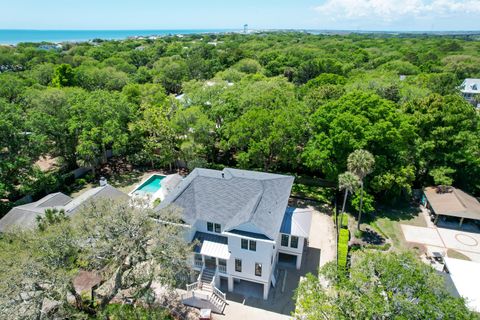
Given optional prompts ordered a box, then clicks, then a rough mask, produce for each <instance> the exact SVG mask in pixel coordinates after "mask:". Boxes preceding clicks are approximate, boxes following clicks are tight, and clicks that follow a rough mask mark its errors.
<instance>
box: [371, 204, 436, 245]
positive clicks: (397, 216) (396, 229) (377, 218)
mask: <svg viewBox="0 0 480 320" xmlns="http://www.w3.org/2000/svg"><path fill="white" fill-rule="evenodd" d="M419 213H420V209H419V208H418V207H416V206H410V205H408V206H404V207H401V206H392V207H387V206H382V207H379V208H378V210H377V212H376V213H375V214H374V215H370V216H366V217H365V219H364V220H363V223H362V228H364V227H366V226H370V227H371V228H373V229H374V230H376V231H377V232H379V233H380V234H382V235H383V236H386V237H388V238H389V239H390V240H391V241H392V245H393V247H394V248H396V249H405V248H409V247H411V244H409V243H408V242H406V241H405V238H404V236H403V232H402V229H401V227H400V225H401V224H407V225H412V226H418V227H426V226H427V224H426V222H425V219H424V218H423V217H422V216H421V215H419ZM362 219H363V218H362Z"/></svg>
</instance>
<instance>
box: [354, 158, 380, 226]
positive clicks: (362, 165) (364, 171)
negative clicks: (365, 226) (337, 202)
mask: <svg viewBox="0 0 480 320" xmlns="http://www.w3.org/2000/svg"><path fill="white" fill-rule="evenodd" d="M374 165H375V158H374V157H373V155H372V154H371V153H370V152H368V151H367V150H363V149H359V150H355V151H354V152H352V153H350V155H349V156H348V159H347V167H348V170H349V171H350V172H352V173H354V174H355V175H356V176H357V177H358V179H359V180H360V207H359V209H358V225H357V229H358V230H360V220H361V218H362V205H363V179H364V178H365V177H366V176H367V175H368V174H369V173H371V172H372V170H373V166H374Z"/></svg>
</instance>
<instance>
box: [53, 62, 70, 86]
mask: <svg viewBox="0 0 480 320" xmlns="http://www.w3.org/2000/svg"><path fill="white" fill-rule="evenodd" d="M74 79H75V72H74V70H73V68H72V66H71V65H69V64H65V63H64V64H61V65H59V66H58V67H56V68H55V71H54V73H53V78H52V85H53V86H54V87H58V88H60V87H68V86H72V85H73V84H74Z"/></svg>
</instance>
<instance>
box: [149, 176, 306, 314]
mask: <svg viewBox="0 0 480 320" xmlns="http://www.w3.org/2000/svg"><path fill="white" fill-rule="evenodd" d="M293 181H294V178H293V177H291V176H285V175H278V174H270V173H263V172H254V171H246V170H238V169H224V170H223V171H218V170H210V169H198V168H197V169H195V170H193V171H192V172H191V173H190V174H189V175H188V176H187V177H186V178H185V179H184V180H183V181H182V182H181V183H180V184H179V185H178V186H177V187H176V188H175V189H174V190H173V191H172V192H171V193H170V194H169V195H168V196H167V197H166V198H165V200H163V201H162V203H161V204H160V205H158V206H157V207H156V208H155V210H156V211H159V210H161V209H163V208H165V207H167V206H170V205H173V206H175V207H179V208H180V209H181V211H182V219H183V221H185V227H186V228H187V230H188V231H187V232H186V237H187V240H188V241H190V242H192V241H197V243H198V244H197V246H196V247H195V249H194V251H195V253H194V254H193V257H192V266H193V268H194V270H196V271H197V272H198V277H197V280H198V281H197V282H196V283H193V284H191V285H188V286H187V296H186V297H184V302H185V300H186V299H187V298H188V299H190V300H191V299H192V297H193V298H195V297H199V296H200V292H207V293H208V292H210V293H211V294H210V296H207V297H206V299H205V300H210V301H212V300H213V302H216V301H217V302H218V301H219V300H220V304H219V307H218V308H217V311H220V312H221V311H222V308H221V303H222V302H221V301H223V303H225V294H224V293H223V292H221V291H220V290H219V289H218V288H221V286H223V287H226V288H227V289H228V291H234V289H235V287H236V286H237V285H238V286H242V287H245V286H250V287H251V288H252V290H257V292H260V296H262V295H263V298H264V299H267V298H268V294H269V290H270V286H271V285H274V286H275V284H276V282H277V279H276V278H275V276H276V272H275V271H276V267H277V263H278V262H279V260H282V259H285V261H289V262H291V263H292V264H293V266H296V267H297V268H300V264H301V261H302V253H303V248H304V244H305V243H306V241H305V240H306V238H307V237H308V232H309V230H310V224H311V216H310V215H309V214H308V213H307V212H303V213H302V212H298V213H297V211H296V210H294V209H293V208H288V207H287V205H288V201H289V197H290V191H291V188H292V184H293ZM197 306H198V305H197Z"/></svg>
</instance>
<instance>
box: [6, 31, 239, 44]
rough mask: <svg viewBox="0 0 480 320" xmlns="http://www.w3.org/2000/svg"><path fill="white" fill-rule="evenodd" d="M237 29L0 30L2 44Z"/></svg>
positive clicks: (113, 38)
mask: <svg viewBox="0 0 480 320" xmlns="http://www.w3.org/2000/svg"><path fill="white" fill-rule="evenodd" d="M238 31H240V30H238V29H237V30H236V29H171V30H166V29H164V30H162V29H158V30H155V29H152V30H28V29H0V44H9V45H15V44H18V43H21V42H80V41H89V40H93V39H103V40H122V39H126V38H129V37H141V36H143V37H147V36H166V35H176V34H202V33H224V32H238Z"/></svg>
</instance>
